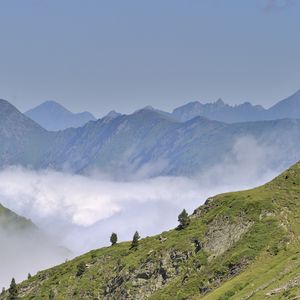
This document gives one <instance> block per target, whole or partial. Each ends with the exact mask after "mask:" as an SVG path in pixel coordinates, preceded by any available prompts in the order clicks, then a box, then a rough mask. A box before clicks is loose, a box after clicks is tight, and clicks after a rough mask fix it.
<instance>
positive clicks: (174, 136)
mask: <svg viewBox="0 0 300 300" xmlns="http://www.w3.org/2000/svg"><path fill="white" fill-rule="evenodd" d="M244 138H250V139H252V140H255V141H256V142H257V144H258V145H260V146H261V147H262V148H273V151H272V155H270V156H269V157H268V159H269V160H270V163H274V164H277V166H278V165H283V166H284V167H287V166H288V165H290V164H292V163H295V162H296V161H297V160H298V159H299V158H300V120H275V121H261V122H247V123H234V124H226V123H222V122H218V121H211V120H208V119H205V118H202V117H196V118H194V119H192V120H190V121H187V122H184V123H181V122H178V121H175V120H173V119H171V118H169V117H166V116H163V115H161V114H160V113H157V112H155V111H153V110H148V109H143V110H140V111H138V112H136V113H134V114H131V115H121V116H118V117H116V118H113V119H107V118H103V119H100V120H98V121H96V122H90V123H88V124H87V125H86V126H84V127H81V128H78V129H69V130H65V131H63V132H60V133H57V134H56V136H55V138H54V140H53V142H52V144H51V147H50V148H49V152H48V153H47V154H46V155H45V156H44V157H45V159H44V161H43V165H42V167H47V166H48V165H51V166H52V167H54V168H56V169H61V168H62V167H63V166H68V168H69V169H70V170H72V171H73V172H86V171H89V170H93V169H95V168H98V169H99V170H101V171H102V172H104V173H107V174H109V175H112V176H117V177H121V178H126V179H128V178H131V177H132V176H136V177H139V176H156V175H192V174H197V173H198V172H201V171H204V170H206V169H207V168H211V167H212V166H214V165H216V164H219V163H221V162H223V161H224V159H226V158H227V157H228V155H229V154H230V153H231V152H232V151H234V147H235V145H236V143H237V142H238V141H239V140H241V139H244ZM291 141H293V142H291ZM253 147H255V145H254V146H253ZM287 153H288V155H287Z"/></svg>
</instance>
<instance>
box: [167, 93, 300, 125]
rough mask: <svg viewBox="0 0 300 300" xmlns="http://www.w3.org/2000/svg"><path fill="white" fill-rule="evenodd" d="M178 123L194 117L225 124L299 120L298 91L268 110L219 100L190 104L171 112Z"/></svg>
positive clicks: (248, 104)
mask: <svg viewBox="0 0 300 300" xmlns="http://www.w3.org/2000/svg"><path fill="white" fill-rule="evenodd" d="M171 115H172V116H173V117H174V118H176V119H177V120H180V121H183V122H184V121H188V120H191V119H192V118H194V117H196V116H202V117H206V118H208V119H211V120H217V121H221V122H226V123H234V122H249V121H262V120H276V119H284V118H291V119H299V118H300V90H299V91H297V92H296V93H294V94H293V95H291V96H290V97H288V98H286V99H284V100H282V101H279V102H278V103H276V104H275V105H273V106H272V107H270V108H269V109H265V108H263V107H262V106H260V105H252V104H251V103H250V102H245V103H243V104H240V105H235V106H231V105H228V104H225V103H224V102H223V101H222V100H221V99H219V100H218V101H217V102H215V103H207V104H202V103H200V102H198V101H196V102H190V103H188V104H186V105H183V106H180V107H178V108H176V109H174V110H173V112H172V114H171Z"/></svg>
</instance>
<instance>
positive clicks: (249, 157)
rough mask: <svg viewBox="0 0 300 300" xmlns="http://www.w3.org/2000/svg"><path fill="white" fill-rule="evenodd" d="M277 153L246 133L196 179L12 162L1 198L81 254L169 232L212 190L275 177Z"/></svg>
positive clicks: (1, 183)
mask: <svg viewBox="0 0 300 300" xmlns="http://www.w3.org/2000/svg"><path fill="white" fill-rule="evenodd" d="M275 155H276V151H274V149H270V148H267V147H262V146H260V145H258V144H257V143H256V141H255V140H254V139H252V138H251V137H247V138H242V139H240V140H239V141H237V143H236V144H235V147H234V148H233V150H232V152H231V153H229V154H228V156H227V158H226V159H225V160H224V162H223V163H222V164H219V165H217V166H214V167H212V168H211V169H210V170H207V171H206V172H204V173H202V174H199V175H198V176H196V177H194V178H184V177H156V178H152V179H141V180H135V181H130V182H117V181H110V180H107V179H106V180H105V179H103V177H101V178H100V177H97V176H96V175H92V176H82V175H73V174H68V173H61V172H56V171H53V170H43V171H33V170H27V169H24V168H21V167H10V168H7V169H5V170H3V171H1V172H0V203H2V204H3V205H4V206H6V207H8V208H10V209H12V210H13V211H15V212H16V213H18V214H20V215H23V216H25V217H27V218H30V219H32V220H33V222H35V223H36V224H37V225H38V226H39V227H40V228H42V229H43V230H45V231H46V232H48V233H50V234H52V235H53V236H54V237H55V238H56V240H57V242H58V243H61V244H63V245H64V246H67V247H68V248H69V249H71V250H72V251H74V253H75V254H78V253H82V252H84V251H88V250H90V249H92V248H96V247H99V246H103V245H107V244H108V243H109V242H108V241H109V236H110V234H111V232H117V233H118V235H119V238H120V240H125V239H130V238H131V236H132V234H133V232H134V231H135V230H139V232H140V233H141V235H142V236H146V235H152V234H155V233H159V232H161V231H163V230H167V229H169V228H172V227H174V226H175V225H176V224H177V216H178V214H179V212H180V211H181V210H182V209H183V208H186V209H187V210H188V211H189V212H192V210H193V209H195V208H196V207H198V206H199V205H201V204H202V203H203V202H204V201H205V200H206V198H207V197H209V196H212V195H214V194H218V193H222V192H226V191H232V190H240V189H246V188H250V187H254V186H256V185H260V184H262V183H264V182H266V181H268V180H270V179H271V178H273V177H274V176H275V175H277V174H278V173H279V171H281V169H274V168H272V161H273V159H274V157H275ZM10 275H11V274H9V277H10V278H11V276H10Z"/></svg>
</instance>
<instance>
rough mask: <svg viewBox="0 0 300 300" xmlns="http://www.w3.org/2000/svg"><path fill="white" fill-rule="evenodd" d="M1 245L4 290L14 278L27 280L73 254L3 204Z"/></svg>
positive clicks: (0, 260)
mask: <svg viewBox="0 0 300 300" xmlns="http://www.w3.org/2000/svg"><path fill="white" fill-rule="evenodd" d="M0 245H1V255H0V266H1V272H0V285H1V287H2V286H7V285H8V284H9V282H10V280H11V278H12V277H15V278H16V279H17V280H21V279H22V280H23V279H24V278H26V277H27V274H28V273H29V272H31V273H34V272H36V271H37V270H41V269H45V268H49V267H50V266H53V265H54V264H58V263H61V262H63V261H64V260H65V259H66V258H68V257H70V254H71V253H70V252H69V251H68V250H67V249H66V248H63V247H60V246H59V245H57V244H56V242H55V241H54V240H53V239H52V238H50V237H49V236H48V235H47V234H46V233H45V232H43V231H41V230H40V229H39V228H38V227H37V226H36V225H35V224H33V223H32V222H31V221H30V220H28V219H26V218H24V217H22V216H19V215H17V214H16V213H14V212H13V211H11V210H9V209H7V208H5V207H4V206H2V205H1V204H0ZM0 299H1V296H0Z"/></svg>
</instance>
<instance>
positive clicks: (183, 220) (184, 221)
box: [178, 209, 190, 229]
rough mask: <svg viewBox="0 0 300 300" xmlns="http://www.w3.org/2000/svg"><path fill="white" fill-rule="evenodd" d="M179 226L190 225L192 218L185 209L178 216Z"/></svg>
mask: <svg viewBox="0 0 300 300" xmlns="http://www.w3.org/2000/svg"><path fill="white" fill-rule="evenodd" d="M178 222H179V228H180V229H184V228H186V227H188V226H189V224H190V218H189V215H188V213H187V212H186V210H185V209H184V210H183V211H182V212H181V213H180V215H179V216H178Z"/></svg>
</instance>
